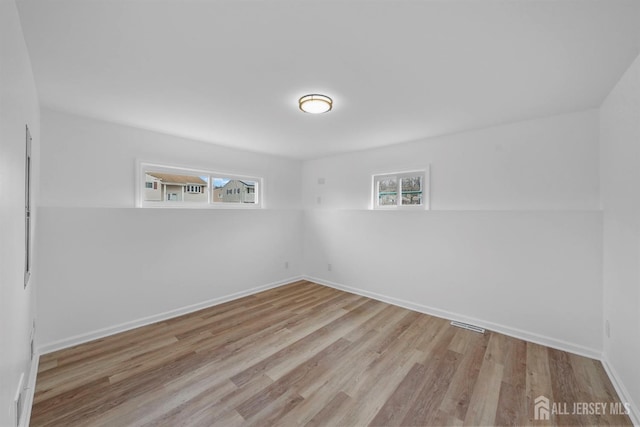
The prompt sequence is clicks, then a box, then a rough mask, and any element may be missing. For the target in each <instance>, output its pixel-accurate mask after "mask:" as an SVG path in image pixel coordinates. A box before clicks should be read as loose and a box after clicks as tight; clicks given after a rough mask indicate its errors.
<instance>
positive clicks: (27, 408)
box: [18, 350, 40, 427]
mask: <svg viewBox="0 0 640 427" xmlns="http://www.w3.org/2000/svg"><path fill="white" fill-rule="evenodd" d="M39 364H40V353H39V352H38V351H37V350H36V351H35V353H34V355H33V360H32V361H31V368H30V371H29V382H28V383H27V388H26V389H25V390H26V393H25V399H24V403H23V405H24V407H23V409H22V411H23V414H22V419H21V420H20V423H19V424H18V425H19V426H20V427H27V426H28V425H29V423H30V422H31V407H32V406H33V395H34V393H35V391H36V379H37V377H38V365H39Z"/></svg>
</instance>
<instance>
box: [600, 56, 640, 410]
mask: <svg viewBox="0 0 640 427" xmlns="http://www.w3.org/2000/svg"><path fill="white" fill-rule="evenodd" d="M600 144H601V191H602V207H603V211H604V318H605V319H606V320H608V321H609V324H610V337H606V336H605V339H604V358H605V360H607V363H608V364H609V368H610V369H611V370H612V371H613V372H614V375H615V377H616V378H617V380H618V381H619V382H620V383H619V385H620V387H621V388H623V389H625V390H626V393H625V394H627V396H629V398H630V399H632V400H633V403H634V405H635V411H634V412H635V414H636V417H637V418H636V420H638V419H640V411H639V408H640V369H638V363H639V361H640V166H639V165H640V57H638V59H636V60H635V62H634V63H633V64H632V65H631V67H630V68H629V69H628V70H627V72H626V73H625V74H624V76H623V77H622V78H621V80H620V81H619V82H618V84H617V85H616V87H615V88H614V89H613V91H612V92H611V93H610V94H609V96H608V97H607V99H606V100H605V102H604V103H603V105H602V107H601V110H600Z"/></svg>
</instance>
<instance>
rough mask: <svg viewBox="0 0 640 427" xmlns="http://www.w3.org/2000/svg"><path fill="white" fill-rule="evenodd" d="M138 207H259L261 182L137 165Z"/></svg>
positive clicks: (205, 172)
mask: <svg viewBox="0 0 640 427" xmlns="http://www.w3.org/2000/svg"><path fill="white" fill-rule="evenodd" d="M138 169H139V172H138V182H139V183H140V184H138V186H137V195H138V197H137V206H138V207H201V208H202V207H204V208H206V207H260V206H261V203H260V202H261V200H260V197H259V196H260V188H261V186H262V179H261V178H256V177H247V176H242V175H229V174H220V173H216V172H211V171H203V170H196V169H187V168H181V167H175V166H165V165H155V164H150V163H139V164H138Z"/></svg>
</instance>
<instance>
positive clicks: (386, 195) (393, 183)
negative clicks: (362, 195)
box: [378, 177, 398, 206]
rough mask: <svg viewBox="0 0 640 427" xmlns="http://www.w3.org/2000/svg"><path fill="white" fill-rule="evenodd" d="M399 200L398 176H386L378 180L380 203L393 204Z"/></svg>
mask: <svg viewBox="0 0 640 427" xmlns="http://www.w3.org/2000/svg"><path fill="white" fill-rule="evenodd" d="M397 200H398V180H397V178H395V177H393V178H386V179H381V180H380V181H378V205H380V206H393V205H395V204H397Z"/></svg>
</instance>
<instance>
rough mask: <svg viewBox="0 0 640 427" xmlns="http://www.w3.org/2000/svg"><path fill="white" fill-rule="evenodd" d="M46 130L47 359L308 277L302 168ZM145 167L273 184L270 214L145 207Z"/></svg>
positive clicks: (173, 140) (198, 147) (164, 139)
mask: <svg viewBox="0 0 640 427" xmlns="http://www.w3.org/2000/svg"><path fill="white" fill-rule="evenodd" d="M42 132H43V142H42V203H41V207H40V209H39V212H38V213H39V228H40V236H39V239H38V242H37V243H38V245H37V246H38V251H39V253H38V256H39V259H40V260H41V263H42V265H41V268H42V269H41V275H42V277H43V280H42V283H41V286H40V289H39V293H38V301H39V304H38V316H39V318H40V319H41V323H42V328H41V330H40V332H39V333H40V335H39V337H40V341H41V344H42V346H43V349H44V350H45V351H47V350H51V349H53V348H56V347H59V346H65V345H69V344H71V343H74V342H79V341H82V340H85V339H89V338H92V337H95V336H97V335H100V334H102V333H112V332H115V331H117V330H120V329H123V328H126V327H131V326H134V325H137V324H140V323H141V322H144V321H146V320H149V318H152V319H157V318H158V316H161V315H162V314H163V313H164V314H167V315H168V314H169V313H173V314H175V313H176V312H175V310H180V309H183V308H185V307H188V306H192V305H194V304H195V305H198V304H200V303H203V302H206V301H209V302H212V301H215V300H219V299H220V298H225V297H228V296H230V295H237V294H242V293H244V292H247V291H249V290H251V289H253V288H256V287H260V286H266V285H270V284H275V283H282V282H285V281H288V280H291V279H292V278H296V277H299V276H300V274H301V272H302V269H301V266H302V260H301V255H300V254H301V245H302V239H301V235H302V225H301V221H302V213H301V211H300V209H299V205H300V179H299V178H300V174H301V171H300V170H301V162H299V161H296V160H289V159H285V158H279V157H274V156H268V155H263V154H256V153H251V152H245V151H240V150H233V149H229V148H225V147H221V146H217V145H214V144H209V143H204V142H197V141H190V140H186V139H182V138H177V137H173V136H168V135H162V134H157V133H153V132H150V131H145V130H140V129H134V128H130V127H126V126H121V125H117V124H111V123H106V122H102V121H98V120H92V119H88V118H82V117H78V116H72V115H69V114H65V113H60V112H55V111H51V110H46V109H44V110H43V112H42ZM136 159H138V160H142V161H148V162H156V163H160V164H169V165H178V166H187V167H194V168H200V169H206V170H214V171H222V172H229V173H234V174H243V175H253V176H261V177H263V178H264V182H265V189H264V205H265V207H266V208H267V209H262V210H246V209H234V210H226V209H225V210H221V209H153V208H148V209H136V208H133V206H134V195H135V187H134V184H135V163H136ZM287 261H288V262H289V268H288V269H285V262H287ZM145 319H146V320H145Z"/></svg>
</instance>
